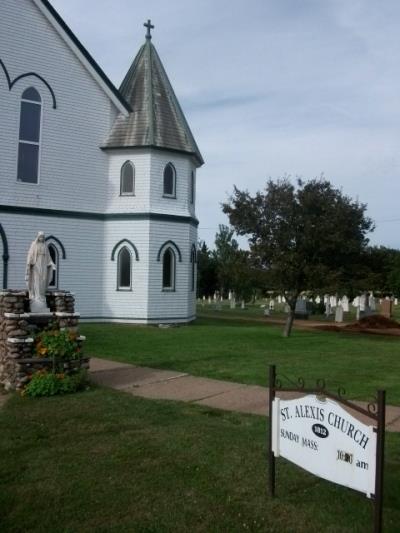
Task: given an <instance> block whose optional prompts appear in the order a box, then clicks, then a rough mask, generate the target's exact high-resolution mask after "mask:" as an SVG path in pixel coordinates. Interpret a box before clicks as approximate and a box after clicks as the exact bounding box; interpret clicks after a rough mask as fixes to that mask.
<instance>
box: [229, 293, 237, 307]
mask: <svg viewBox="0 0 400 533" xmlns="http://www.w3.org/2000/svg"><path fill="white" fill-rule="evenodd" d="M229 305H230V308H231V309H235V307H236V298H235V296H234V295H233V294H231V297H230V299H229Z"/></svg>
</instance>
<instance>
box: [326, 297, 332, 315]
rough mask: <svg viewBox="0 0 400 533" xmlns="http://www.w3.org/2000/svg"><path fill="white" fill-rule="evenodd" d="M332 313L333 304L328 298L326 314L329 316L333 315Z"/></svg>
mask: <svg viewBox="0 0 400 533" xmlns="http://www.w3.org/2000/svg"><path fill="white" fill-rule="evenodd" d="M331 314H332V309H331V304H330V302H329V300H328V299H327V300H326V303H325V315H326V316H327V317H329V316H331Z"/></svg>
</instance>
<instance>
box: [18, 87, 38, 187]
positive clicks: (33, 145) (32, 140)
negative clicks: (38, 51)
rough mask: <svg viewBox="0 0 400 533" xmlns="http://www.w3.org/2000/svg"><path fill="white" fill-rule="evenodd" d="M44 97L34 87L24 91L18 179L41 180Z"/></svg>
mask: <svg viewBox="0 0 400 533" xmlns="http://www.w3.org/2000/svg"><path fill="white" fill-rule="evenodd" d="M41 117H42V99H41V98H40V94H39V93H38V92H37V90H36V89H34V88H33V87H29V89H26V90H25V91H24V92H23V93H22V98H21V113H20V122H19V143H18V171H17V179H18V181H23V182H25V183H37V182H38V180H39V149H40V124H41Z"/></svg>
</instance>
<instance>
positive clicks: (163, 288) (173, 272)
mask: <svg viewBox="0 0 400 533" xmlns="http://www.w3.org/2000/svg"><path fill="white" fill-rule="evenodd" d="M167 251H169V252H170V253H171V262H172V265H171V267H172V268H171V276H172V279H171V281H172V283H171V286H170V287H166V286H164V257H165V254H166V252H167ZM161 292H176V254H175V250H174V249H173V248H172V246H167V247H166V248H165V250H164V251H163V254H162V261H161Z"/></svg>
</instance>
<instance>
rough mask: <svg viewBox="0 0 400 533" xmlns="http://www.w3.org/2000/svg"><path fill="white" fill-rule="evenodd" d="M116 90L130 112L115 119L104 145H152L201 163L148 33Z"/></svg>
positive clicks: (118, 146) (192, 138) (106, 146)
mask: <svg viewBox="0 0 400 533" xmlns="http://www.w3.org/2000/svg"><path fill="white" fill-rule="evenodd" d="M148 23H149V26H147V24H145V26H146V28H148V32H150V29H151V27H150V26H151V24H150V20H149V21H148ZM119 90H120V93H121V94H122V96H123V97H124V98H125V99H126V101H127V102H128V103H129V104H130V106H131V108H132V113H130V115H129V117H128V118H127V119H123V118H121V117H118V118H117V120H116V121H115V123H114V126H113V128H112V131H111V133H110V136H109V138H108V140H107V142H106V144H105V146H104V147H105V148H122V147H123V148H127V147H138V146H146V147H151V146H152V147H155V148H159V149H166V150H174V151H178V152H183V153H186V154H190V155H192V156H194V157H195V158H196V160H197V161H198V163H199V165H202V164H203V158H202V156H201V154H200V151H199V149H198V147H197V144H196V141H195V140H194V137H193V135H192V132H191V131H190V128H189V125H188V123H187V121H186V118H185V116H184V114H183V111H182V109H181V107H180V105H179V102H178V99H177V98H176V96H175V93H174V90H173V88H172V85H171V83H170V81H169V79H168V76H167V73H166V72H165V69H164V66H163V64H162V62H161V59H160V57H159V55H158V53H157V50H156V48H155V46H154V45H153V43H152V42H151V35H150V37H147V36H146V42H145V43H144V44H143V45H142V46H141V47H140V50H139V52H138V53H137V55H136V57H135V59H134V61H133V63H132V64H131V66H130V68H129V70H128V72H127V74H126V76H125V78H124V80H123V82H122V84H121V86H120V89H119Z"/></svg>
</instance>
